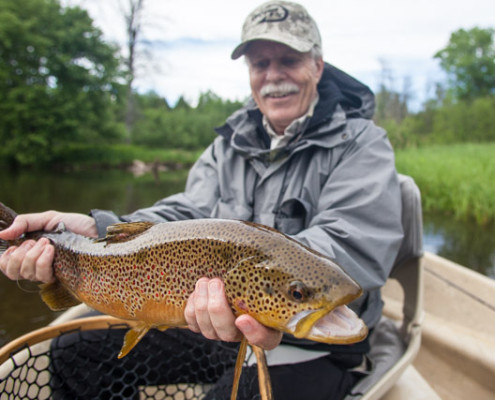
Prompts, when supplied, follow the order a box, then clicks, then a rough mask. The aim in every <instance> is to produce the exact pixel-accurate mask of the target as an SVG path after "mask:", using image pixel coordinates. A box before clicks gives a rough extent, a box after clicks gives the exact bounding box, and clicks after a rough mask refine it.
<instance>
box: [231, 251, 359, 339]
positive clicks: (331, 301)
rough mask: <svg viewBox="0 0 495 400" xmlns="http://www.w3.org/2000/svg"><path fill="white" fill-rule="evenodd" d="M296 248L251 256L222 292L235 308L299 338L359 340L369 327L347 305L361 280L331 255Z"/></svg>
mask: <svg viewBox="0 0 495 400" xmlns="http://www.w3.org/2000/svg"><path fill="white" fill-rule="evenodd" d="M298 253H301V249H298V250H297V251H295V252H293V253H292V254H291V255H287V254H283V255H282V256H281V255H277V256H275V257H272V256H260V257H251V258H248V259H245V260H242V261H241V262H240V263H239V264H238V265H237V267H236V268H234V269H232V270H231V271H229V273H228V274H227V275H226V276H225V278H224V279H225V283H226V285H225V287H226V295H227V297H228V300H229V303H230V304H231V305H232V307H233V309H234V311H235V313H236V314H238V315H239V314H249V315H251V316H253V317H254V318H255V319H256V320H258V321H259V322H261V323H262V324H263V325H265V326H268V327H271V328H274V329H277V330H280V331H282V332H286V333H290V334H292V335H293V336H295V337H297V338H304V339H309V340H314V341H317V342H323V343H332V344H349V343H355V342H359V341H361V340H363V339H364V338H365V337H366V336H367V333H368V329H367V327H366V325H365V324H364V322H363V321H362V320H361V319H360V318H359V317H358V316H357V315H356V314H355V313H354V312H353V311H352V310H351V309H350V308H349V307H347V306H346V305H347V304H348V303H350V302H351V301H353V300H354V299H356V298H358V297H359V296H360V295H361V294H362V289H361V288H360V286H359V285H358V284H357V283H356V282H355V281H354V280H353V279H352V278H350V277H349V276H348V275H347V274H346V273H345V272H344V271H343V270H342V268H340V267H339V266H338V265H337V264H336V263H334V262H333V261H332V260H330V259H329V258H327V257H324V256H322V255H319V254H317V253H315V252H313V251H311V250H310V249H307V248H303V249H302V254H298Z"/></svg>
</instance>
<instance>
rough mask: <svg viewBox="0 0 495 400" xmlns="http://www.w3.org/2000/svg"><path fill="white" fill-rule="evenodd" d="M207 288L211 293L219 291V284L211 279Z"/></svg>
mask: <svg viewBox="0 0 495 400" xmlns="http://www.w3.org/2000/svg"><path fill="white" fill-rule="evenodd" d="M208 289H209V290H210V292H211V293H212V294H217V293H220V290H221V285H220V282H218V281H217V280H212V281H211V282H210V284H209V286H208Z"/></svg>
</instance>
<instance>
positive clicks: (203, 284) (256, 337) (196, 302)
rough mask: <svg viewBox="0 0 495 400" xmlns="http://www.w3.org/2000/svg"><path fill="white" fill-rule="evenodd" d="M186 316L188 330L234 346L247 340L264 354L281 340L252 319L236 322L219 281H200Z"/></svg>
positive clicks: (279, 336)
mask: <svg viewBox="0 0 495 400" xmlns="http://www.w3.org/2000/svg"><path fill="white" fill-rule="evenodd" d="M184 315H185V318H186V321H187V323H188V325H189V329H191V330H192V331H194V332H198V333H201V334H202V335H203V336H205V337H206V338H208V339H212V340H223V341H226V342H235V341H240V340H241V339H242V337H243V336H245V337H246V339H247V340H248V342H249V343H251V344H254V345H256V346H259V347H261V348H263V349H265V350H271V349H274V348H275V347H277V346H278V344H279V343H280V341H281V340H282V333H281V332H278V331H276V330H273V329H271V328H267V327H266V326H264V325H262V324H260V323H259V322H258V321H256V320H255V319H254V318H253V317H251V316H249V315H241V316H239V317H237V318H236V317H235V315H234V314H233V313H232V310H231V308H230V306H229V303H228V302H227V298H226V297H225V289H224V285H223V282H222V281H221V280H220V279H218V278H214V279H208V278H201V279H199V280H198V282H197V283H196V288H195V290H194V292H193V293H192V294H191V296H190V297H189V300H188V302H187V305H186V308H185V311H184Z"/></svg>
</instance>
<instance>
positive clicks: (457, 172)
mask: <svg viewBox="0 0 495 400" xmlns="http://www.w3.org/2000/svg"><path fill="white" fill-rule="evenodd" d="M396 165H397V169H398V171H399V172H400V173H403V174H406V175H410V176H412V177H413V178H414V180H415V181H416V183H417V184H418V186H419V188H420V190H421V196H422V202H423V210H424V211H426V212H430V211H432V212H443V213H446V214H450V215H453V216H454V217H455V218H458V219H462V218H474V219H475V220H476V221H477V222H478V223H479V224H485V223H488V222H490V221H494V220H495V143H483V144H454V145H448V146H431V147H423V148H416V149H407V150H399V151H396Z"/></svg>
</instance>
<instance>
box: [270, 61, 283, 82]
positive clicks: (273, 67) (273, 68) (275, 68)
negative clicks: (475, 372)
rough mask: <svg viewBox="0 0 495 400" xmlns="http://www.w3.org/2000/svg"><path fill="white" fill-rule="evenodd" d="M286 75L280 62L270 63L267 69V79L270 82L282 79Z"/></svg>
mask: <svg viewBox="0 0 495 400" xmlns="http://www.w3.org/2000/svg"><path fill="white" fill-rule="evenodd" d="M284 77H285V73H284V71H283V68H282V67H281V66H280V65H279V64H278V63H270V65H269V66H268V68H267V70H266V79H267V80H268V81H270V82H277V81H280V80H281V79H283V78H284Z"/></svg>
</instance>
